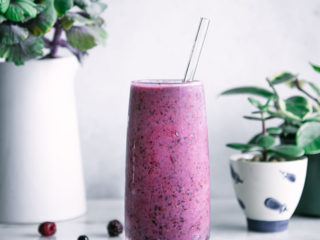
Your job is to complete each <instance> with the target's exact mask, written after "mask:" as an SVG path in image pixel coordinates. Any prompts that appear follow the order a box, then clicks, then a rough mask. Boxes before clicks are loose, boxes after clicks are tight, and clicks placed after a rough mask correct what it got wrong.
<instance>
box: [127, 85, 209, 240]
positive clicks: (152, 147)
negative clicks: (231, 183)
mask: <svg viewBox="0 0 320 240" xmlns="http://www.w3.org/2000/svg"><path fill="white" fill-rule="evenodd" d="M125 191H126V193H125V235H126V239H127V240H191V239H192V240H194V239H198V240H206V239H209V234H210V171H209V152H208V132H207V122H206V110H205V99H204V90H203V86H202V84H201V83H200V82H199V81H192V82H182V81H181V80H145V81H134V82H132V84H131V92H130V103H129V124H128V132H127V156H126V189H125Z"/></svg>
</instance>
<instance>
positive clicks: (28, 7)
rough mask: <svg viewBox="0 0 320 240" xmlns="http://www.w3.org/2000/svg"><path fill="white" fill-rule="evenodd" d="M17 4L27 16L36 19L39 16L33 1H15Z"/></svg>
mask: <svg viewBox="0 0 320 240" xmlns="http://www.w3.org/2000/svg"><path fill="white" fill-rule="evenodd" d="M15 2H16V4H17V5H18V6H19V7H20V8H21V9H22V10H23V11H24V14H25V16H28V17H30V18H34V17H36V16H37V13H38V11H37V8H36V4H35V3H34V2H33V1H31V0H15Z"/></svg>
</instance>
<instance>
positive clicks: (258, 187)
mask: <svg viewBox="0 0 320 240" xmlns="http://www.w3.org/2000/svg"><path fill="white" fill-rule="evenodd" d="M241 158H244V159H251V158H252V156H250V155H246V154H243V155H233V156H232V157H231V160H230V170H231V176H232V179H233V187H234V190H235V193H236V196H237V199H238V202H239V205H240V207H241V208H242V210H243V212H244V213H245V215H246V217H247V223H248V229H249V230H253V231H260V232H279V231H284V230H286V229H287V227H288V223H289V219H290V218H291V216H292V214H293V213H294V211H295V209H296V207H297V205H298V202H299V200H300V197H301V194H302V190H303V186H304V183H305V178H306V171H307V163H308V160H307V158H304V159H302V160H295V161H286V162H272V163H270V162H251V161H245V160H239V159H241Z"/></svg>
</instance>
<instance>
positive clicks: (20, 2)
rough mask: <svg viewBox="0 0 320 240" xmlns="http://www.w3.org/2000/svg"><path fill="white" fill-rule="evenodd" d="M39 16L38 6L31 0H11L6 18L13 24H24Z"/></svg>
mask: <svg viewBox="0 0 320 240" xmlns="http://www.w3.org/2000/svg"><path fill="white" fill-rule="evenodd" d="M36 15H37V8H36V4H35V3H34V2H33V1H31V0H11V2H10V5H9V8H8V9H7V11H6V13H5V17H6V18H7V19H9V20H11V21H13V22H22V21H23V20H25V19H27V18H34V17H35V16H36Z"/></svg>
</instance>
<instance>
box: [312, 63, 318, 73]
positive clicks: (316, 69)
mask: <svg viewBox="0 0 320 240" xmlns="http://www.w3.org/2000/svg"><path fill="white" fill-rule="evenodd" d="M310 65H311V67H312V68H313V69H314V70H315V71H317V72H320V66H319V65H316V64H313V63H310Z"/></svg>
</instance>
